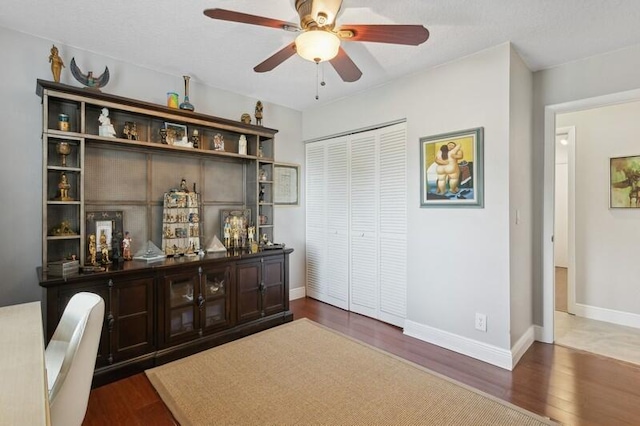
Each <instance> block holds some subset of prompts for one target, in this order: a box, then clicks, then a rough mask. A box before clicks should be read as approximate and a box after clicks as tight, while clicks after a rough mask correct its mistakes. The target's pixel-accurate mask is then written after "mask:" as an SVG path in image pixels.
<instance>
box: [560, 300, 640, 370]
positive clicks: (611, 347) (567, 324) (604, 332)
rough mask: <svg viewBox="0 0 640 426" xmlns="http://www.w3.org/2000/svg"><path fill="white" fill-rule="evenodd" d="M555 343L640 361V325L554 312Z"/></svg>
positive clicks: (624, 359) (621, 358) (633, 361)
mask: <svg viewBox="0 0 640 426" xmlns="http://www.w3.org/2000/svg"><path fill="white" fill-rule="evenodd" d="M555 344H557V345H561V346H567V347H570V348H574V349H580V350H583V351H588V352H593V353H595V354H598V355H604V356H607V357H611V358H616V359H619V360H622V361H627V362H632V363H634V364H638V365H640V329H637V328H633V327H625V326H622V325H617V324H611V323H608V322H603V321H596V320H592V319H587V318H582V317H578V316H575V315H570V314H567V313H566V312H559V311H556V312H555Z"/></svg>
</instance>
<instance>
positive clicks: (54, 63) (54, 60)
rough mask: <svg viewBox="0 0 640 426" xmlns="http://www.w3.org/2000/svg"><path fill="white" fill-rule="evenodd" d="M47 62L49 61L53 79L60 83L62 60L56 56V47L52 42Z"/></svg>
mask: <svg viewBox="0 0 640 426" xmlns="http://www.w3.org/2000/svg"><path fill="white" fill-rule="evenodd" d="M49 62H51V73H53V81H55V82H56V83H60V72H61V71H62V68H64V62H62V58H61V57H60V56H58V48H57V47H56V45H55V44H54V45H53V47H52V48H51V54H50V55H49Z"/></svg>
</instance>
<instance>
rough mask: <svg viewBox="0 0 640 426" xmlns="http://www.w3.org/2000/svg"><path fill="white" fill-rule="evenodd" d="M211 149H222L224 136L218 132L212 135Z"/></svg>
mask: <svg viewBox="0 0 640 426" xmlns="http://www.w3.org/2000/svg"><path fill="white" fill-rule="evenodd" d="M213 149H214V150H215V151H224V137H223V136H222V135H221V134H220V133H216V134H215V136H214V137H213Z"/></svg>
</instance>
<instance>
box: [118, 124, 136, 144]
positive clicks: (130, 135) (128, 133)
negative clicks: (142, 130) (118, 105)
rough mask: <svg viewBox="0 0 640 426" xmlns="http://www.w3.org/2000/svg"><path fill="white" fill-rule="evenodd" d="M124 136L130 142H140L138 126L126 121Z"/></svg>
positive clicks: (123, 130)
mask: <svg viewBox="0 0 640 426" xmlns="http://www.w3.org/2000/svg"><path fill="white" fill-rule="evenodd" d="M122 133H123V135H124V136H125V137H126V138H127V139H129V140H130V141H137V140H138V125H137V124H136V122H135V121H125V122H124V129H122Z"/></svg>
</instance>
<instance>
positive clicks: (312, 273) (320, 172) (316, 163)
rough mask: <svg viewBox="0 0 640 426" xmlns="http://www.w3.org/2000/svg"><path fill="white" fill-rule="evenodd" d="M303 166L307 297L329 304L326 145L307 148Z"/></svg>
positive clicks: (311, 145)
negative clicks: (304, 166) (304, 170)
mask: <svg viewBox="0 0 640 426" xmlns="http://www.w3.org/2000/svg"><path fill="white" fill-rule="evenodd" d="M305 165H306V172H305V176H306V178H305V187H306V193H305V199H306V233H307V235H306V252H307V253H306V257H307V260H306V264H307V295H308V296H309V297H313V298H314V299H318V300H321V301H324V302H328V300H326V298H327V291H328V285H327V276H326V275H327V274H326V270H327V268H326V263H327V259H326V258H327V238H326V237H327V232H326V231H327V224H326V218H327V215H326V205H327V199H326V146H325V144H323V143H320V142H318V143H313V144H308V145H307V146H306V164H305Z"/></svg>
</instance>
